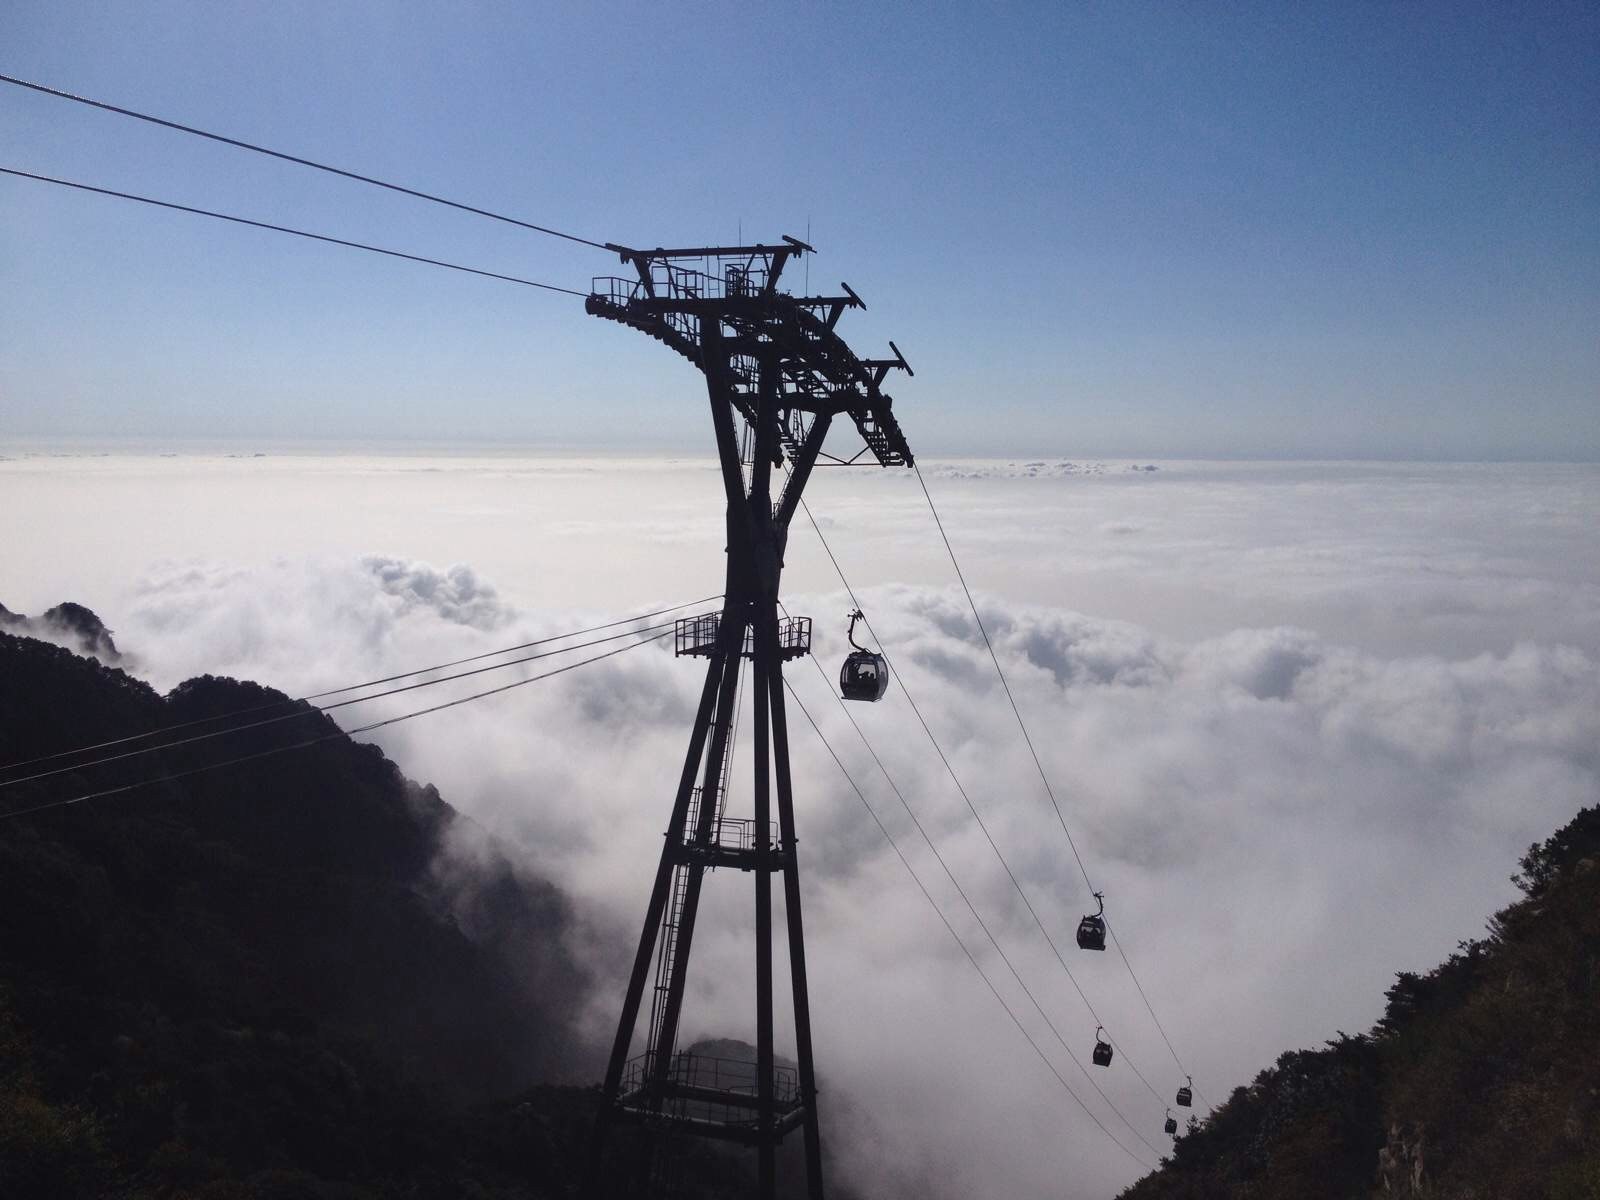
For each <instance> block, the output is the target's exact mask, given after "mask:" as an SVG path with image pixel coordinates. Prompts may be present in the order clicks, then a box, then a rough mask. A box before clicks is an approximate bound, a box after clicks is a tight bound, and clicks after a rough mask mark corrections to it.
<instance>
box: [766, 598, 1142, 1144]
mask: <svg viewBox="0 0 1600 1200" xmlns="http://www.w3.org/2000/svg"><path fill="white" fill-rule="evenodd" d="M858 611H859V610H858ZM811 661H812V663H813V664H814V665H815V666H816V668H817V673H818V674H819V675H820V676H821V677H822V681H823V684H824V686H827V685H828V674H827V672H826V671H824V670H823V669H822V664H821V663H820V662H818V661H817V660H816V659H815V658H812V660H811ZM786 682H787V681H786ZM829 690H830V691H831V690H832V689H831V687H830V688H829ZM835 698H836V699H837V700H838V703H839V707H840V709H841V710H843V712H844V715H845V717H846V718H847V719H848V720H849V722H850V727H851V728H852V729H854V730H855V731H856V736H857V737H858V738H860V739H861V744H862V745H863V746H864V747H866V751H867V753H868V754H869V755H870V756H871V758H872V761H873V762H874V763H876V764H877V767H878V770H879V772H880V773H881V774H882V775H883V778H884V780H885V782H887V783H888V785H889V789H890V791H892V792H893V793H894V794H895V798H896V799H898V800H899V801H900V807H901V808H903V809H905V812H906V816H908V817H910V818H911V824H912V825H913V826H914V827H915V828H916V831H917V833H918V834H920V835H921V837H922V840H923V842H924V843H925V844H926V845H927V847H928V850H929V852H930V853H932V855H933V857H934V859H935V861H937V862H938V864H939V866H940V868H941V869H942V870H943V871H944V874H945V878H946V879H948V880H949V881H950V884H951V886H952V887H954V888H955V889H956V894H957V895H958V896H960V897H961V902H962V903H963V904H964V905H966V908H967V911H968V912H969V913H971V914H972V919H973V920H974V921H976V922H977V923H978V928H979V929H981V930H983V935H984V937H986V938H988V939H989V944H990V945H991V946H993V947H994V951H995V953H996V954H998V955H999V956H1000V961H1001V962H1003V963H1004V964H1005V965H1006V969H1007V970H1008V971H1010V972H1011V977H1012V978H1013V979H1015V980H1016V981H1017V986H1018V987H1020V988H1021V989H1022V992H1023V995H1025V996H1027V997H1028V1000H1029V1002H1030V1003H1031V1004H1032V1005H1033V1008H1034V1011H1035V1012H1037V1013H1038V1014H1039V1016H1040V1018H1042V1019H1043V1021H1044V1023H1045V1025H1046V1026H1047V1027H1048V1028H1049V1030H1050V1032H1051V1033H1052V1034H1054V1035H1055V1039H1056V1041H1057V1042H1059V1043H1060V1044H1061V1049H1062V1050H1064V1051H1065V1052H1066V1055H1067V1057H1068V1058H1070V1059H1071V1060H1072V1065H1073V1066H1075V1067H1077V1068H1078V1070H1079V1072H1081V1073H1082V1075H1083V1077H1084V1078H1085V1079H1086V1080H1088V1081H1089V1086H1090V1087H1092V1088H1094V1090H1095V1094H1096V1095H1098V1096H1099V1097H1100V1099H1101V1100H1102V1101H1104V1102H1105V1105H1106V1107H1108V1108H1109V1109H1110V1110H1111V1111H1112V1112H1114V1113H1116V1114H1117V1117H1118V1119H1119V1120H1121V1122H1122V1123H1123V1124H1124V1125H1126V1126H1127V1127H1128V1131H1129V1132H1130V1133H1132V1134H1133V1136H1134V1137H1136V1138H1138V1139H1139V1140H1140V1141H1141V1142H1143V1143H1144V1145H1145V1147H1146V1148H1147V1149H1148V1150H1149V1151H1150V1152H1151V1153H1152V1154H1155V1155H1158V1156H1159V1155H1160V1153H1161V1152H1160V1151H1159V1150H1157V1149H1156V1148H1155V1147H1154V1146H1153V1145H1151V1144H1150V1142H1149V1141H1148V1140H1147V1139H1146V1138H1145V1136H1144V1135H1143V1134H1142V1133H1140V1132H1139V1130H1138V1127H1137V1126H1135V1125H1134V1124H1133V1122H1132V1121H1130V1120H1128V1118H1127V1116H1126V1115H1125V1114H1124V1113H1123V1112H1122V1110H1121V1109H1120V1108H1118V1107H1117V1105H1116V1102H1115V1101H1113V1100H1112V1099H1111V1097H1110V1096H1107V1095H1106V1094H1105V1092H1104V1091H1103V1090H1101V1087H1100V1084H1099V1083H1098V1082H1096V1080H1095V1078H1094V1076H1093V1075H1091V1074H1090V1073H1089V1071H1088V1069H1087V1068H1086V1067H1085V1066H1084V1065H1083V1063H1082V1062H1081V1061H1080V1060H1079V1059H1078V1056H1077V1055H1076V1054H1074V1053H1073V1052H1072V1047H1071V1046H1069V1045H1068V1044H1067V1041H1066V1039H1065V1038H1064V1037H1063V1036H1062V1035H1061V1031H1060V1029H1059V1028H1057V1026H1056V1023H1055V1022H1054V1021H1052V1020H1051V1019H1050V1015H1049V1014H1048V1013H1047V1012H1045V1010H1044V1006H1043V1005H1041V1004H1040V1003H1039V1000H1038V998H1037V997H1036V996H1035V995H1034V994H1033V989H1032V988H1030V987H1029V986H1028V984H1027V982H1026V981H1025V980H1024V979H1023V978H1022V974H1021V972H1019V971H1018V970H1017V968H1016V965H1015V964H1014V963H1013V962H1012V961H1011V957H1010V955H1008V954H1007V953H1006V952H1005V950H1004V949H1003V948H1002V947H1001V945H1000V941H999V939H998V938H996V937H995V935H994V933H993V931H992V930H991V929H990V928H989V923H988V922H987V921H985V920H984V919H983V917H982V915H981V914H979V912H978V910H977V907H976V906H975V905H974V904H973V903H972V900H971V898H970V897H969V896H968V895H967V890H966V889H965V888H964V887H962V886H961V882H960V881H959V880H958V879H957V878H956V877H955V873H954V872H953V871H951V869H950V864H949V863H948V862H946V861H945V857H944V855H943V854H941V853H940V852H939V848H938V846H936V845H935V844H934V842H933V839H932V837H930V836H929V834H928V831H927V829H926V828H925V827H924V826H923V824H922V821H921V819H920V818H918V816H917V814H916V812H915V811H914V810H913V809H912V807H911V804H910V802H909V801H907V800H906V797H905V793H904V792H902V791H901V790H900V785H899V784H897V783H896V782H895V781H894V776H892V775H890V774H889V768H888V766H886V765H885V763H884V761H883V759H882V758H880V757H879V756H878V752H877V750H876V749H875V748H874V747H873V745H872V743H871V742H870V741H869V740H868V739H867V735H866V733H865V732H864V731H863V730H862V728H861V726H860V724H859V723H858V722H857V721H856V719H855V716H854V714H852V713H851V711H850V708H849V706H848V705H847V704H845V702H844V701H845V697H842V696H836V697H835ZM902 861H903V859H902ZM1148 1086H1149V1085H1148V1084H1146V1087H1148ZM1151 1095H1153V1096H1155V1098H1156V1102H1157V1103H1158V1104H1159V1103H1160V1102H1161V1097H1160V1096H1159V1095H1156V1093H1155V1092H1154V1091H1152V1092H1151Z"/></svg>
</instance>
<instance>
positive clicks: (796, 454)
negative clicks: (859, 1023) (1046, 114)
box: [585, 237, 912, 1200]
mask: <svg viewBox="0 0 1600 1200" xmlns="http://www.w3.org/2000/svg"><path fill="white" fill-rule="evenodd" d="M608 249H611V250H614V251H616V252H617V253H618V254H619V255H620V257H621V260H622V262H623V263H625V264H627V265H629V266H630V267H631V268H632V269H633V271H634V275H632V276H629V277H626V278H617V277H608V278H601V279H596V280H595V281H594V286H593V288H592V290H591V293H590V295H589V297H588V299H587V301H586V302H585V308H586V310H587V311H588V312H589V313H591V314H592V315H594V316H599V317H605V318H607V319H609V320H613V321H618V322H621V323H622V324H624V325H629V326H632V327H633V328H635V329H638V330H641V331H642V332H645V333H648V334H650V335H651V336H652V337H654V338H656V339H657V340H659V341H661V342H664V343H666V344H667V345H668V346H670V347H671V348H672V349H674V350H676V351H677V352H678V353H679V354H682V355H683V356H684V357H685V358H687V359H688V360H689V361H690V362H692V363H693V364H694V365H695V366H696V367H698V368H699V369H700V371H701V372H702V373H703V374H704V376H705V381H706V389H707V392H708V394H709V398H710V401H711V423H712V428H713V429H714V431H715V433H716V444H717V455H718V458H719V460H720V462H721V468H722V482H723V487H724V490H725V491H726V493H727V583H726V587H725V589H724V599H723V607H722V611H721V612H720V613H710V614H706V615H704V616H701V617H696V618H688V619H685V620H683V621H680V622H679V623H678V628H677V634H676V636H677V643H676V650H677V653H678V654H679V655H691V656H701V657H704V658H706V659H707V660H708V662H707V665H706V677H705V685H704V687H703V689H702V690H701V693H700V704H699V708H698V710H697V712H696V714H695V721H694V729H693V732H692V733H691V734H690V737H689V749H688V753H687V754H686V755H685V757H684V762H683V772H682V774H681V776H680V777H679V780H678V788H677V793H676V796H675V797H674V800H673V805H672V817H671V819H670V821H669V822H668V823H667V831H666V840H665V844H664V845H663V847H662V851H661V861H660V864H659V865H658V866H657V868H656V875H655V885H654V887H653V888H652V889H651V892H650V902H649V906H648V907H647V909H646V911H645V919H644V930H643V932H642V933H641V934H640V937H639V948H638V952H637V954H636V955H635V957H634V961H633V970H632V973H631V975H630V976H629V979H628V990H627V994H626V997H625V998H624V1001H623V1006H622V1017H621V1020H620V1021H619V1022H618V1025H617V1036H616V1041H615V1043H614V1045H613V1047H612V1051H611V1059H610V1063H609V1065H608V1066H607V1069H606V1077H605V1085H604V1092H603V1096H602V1101H601V1108H600V1112H599V1115H598V1116H597V1118H596V1122H595V1130H594V1139H593V1143H592V1146H591V1154H590V1160H589V1165H588V1178H587V1182H586V1193H587V1194H588V1195H589V1196H590V1197H600V1196H603V1195H608V1194H613V1193H612V1186H608V1184H607V1183H606V1182H605V1180H604V1178H603V1176H604V1175H605V1172H606V1168H607V1167H608V1165H612V1164H609V1163H608V1159H607V1155H606V1146H607V1139H608V1135H609V1133H610V1130H611V1128H612V1126H613V1125H615V1124H616V1123H618V1122H623V1121H626V1122H631V1123H635V1124H638V1125H641V1126H643V1127H644V1129H645V1131H646V1132H645V1153H644V1161H643V1163H634V1164H632V1165H631V1166H630V1167H629V1168H628V1169H627V1170H625V1171H624V1174H627V1173H628V1172H629V1171H631V1172H632V1173H633V1177H632V1178H630V1179H625V1180H623V1181H621V1183H620V1185H619V1186H620V1187H621V1189H622V1192H623V1194H627V1195H637V1194H639V1192H640V1191H642V1190H644V1189H645V1188H648V1187H652V1186H657V1185H658V1184H659V1173H658V1172H657V1171H654V1170H653V1169H652V1162H653V1159H654V1158H655V1155H656V1143H657V1141H658V1139H659V1137H660V1135H662V1134H663V1133H667V1134H682V1133H688V1134H694V1135H698V1136H703V1137H710V1138H718V1139H722V1140H726V1141H731V1142H735V1143H739V1144H743V1145H747V1146H754V1147H755V1148H756V1150H757V1154H758V1170H757V1178H758V1184H759V1187H758V1194H759V1195H760V1196H761V1197H762V1200H769V1198H770V1197H772V1195H773V1193H774V1186H775V1181H776V1165H775V1163H776V1150H777V1146H778V1143H779V1142H781V1141H782V1140H783V1138H784V1137H785V1136H786V1135H787V1134H789V1133H791V1132H793V1131H794V1130H795V1129H801V1130H803V1131H804V1140H805V1164H806V1183H807V1195H808V1196H809V1197H811V1198H812V1200H821V1197H822V1173H821V1164H822V1152H821V1142H820V1138H819V1135H818V1128H817V1090H816V1077H815V1073H814V1070H813V1067H812V1055H811V1018H810V1005H809V1000H808V997H807V992H806V960H805V939H804V936H803V933H802V925H801V912H800V874H799V862H798V859H797V855H796V842H795V820H794V797H793V793H792V790H791V787H790V780H789V737H788V726H787V720H786V716H785V708H784V688H783V663H784V662H785V661H786V660H788V659H791V658H796V657H799V656H801V655H804V654H807V653H809V652H810V648H811V622H810V619H809V618H805V617H785V618H784V619H782V620H781V621H780V620H779V617H778V583H779V577H780V575H781V573H782V570H783V555H784V547H785V543H786V542H787V539H788V532H789V522H790V519H791V518H792V517H793V516H794V514H795V511H796V510H797V508H798V507H799V504H800V495H801V492H802V491H803V490H804V488H805V485H806V481H807V479H808V478H809V477H810V475H811V470H812V468H813V467H814V466H815V465H816V464H817V461H818V459H819V458H823V459H827V460H829V461H831V462H835V463H854V462H857V461H862V460H863V459H864V456H866V455H869V454H870V455H871V456H872V458H871V459H866V461H869V462H870V461H872V459H875V460H876V461H877V463H878V464H880V465H881V466H885V467H889V466H909V465H910V464H911V462H912V456H911V450H910V448H909V447H908V446H907V445H906V440H905V437H904V435H903V434H902V433H901V431H900V427H899V425H898V423H897V422H896V421H895V419H894V416H893V413H892V412H891V405H892V401H891V400H890V398H889V397H888V396H887V395H885V394H884V393H883V392H882V390H881V385H882V383H883V380H884V378H885V377H886V376H887V374H888V373H889V371H890V370H891V369H893V368H901V369H903V370H905V371H907V372H908V373H909V372H910V367H909V366H908V365H907V363H906V361H905V359H904V357H903V356H902V355H901V354H900V351H899V350H898V348H896V347H895V345H894V343H893V342H891V343H889V345H890V349H891V350H893V352H894V357H893V358H891V359H862V358H859V357H857V356H856V354H855V353H854V352H853V351H852V350H851V349H850V348H849V346H847V345H846V344H845V342H844V340H843V339H842V338H841V337H840V336H839V335H838V333H837V332H836V331H835V326H836V325H837V324H838V321H839V318H840V317H841V316H842V315H843V313H844V311H845V310H846V309H848V308H863V307H865V306H864V305H863V304H862V302H861V299H860V297H858V296H857V295H856V294H855V292H854V291H852V290H851V289H850V287H849V285H848V284H841V285H840V286H841V288H843V290H844V293H845V294H844V295H842V296H793V295H790V294H788V293H786V292H781V291H779V290H778V287H777V284H778V278H779V275H780V274H781V273H782V271H783V268H784V266H785V264H786V263H788V262H789V260H790V259H792V258H797V257H799V256H800V255H802V254H805V253H811V252H813V251H812V249H811V247H810V246H807V245H806V244H805V243H804V242H801V241H798V240H796V239H794V238H790V237H785V238H784V239H783V242H782V243H781V244H779V245H775V246H765V245H756V246H715V247H701V248H697V249H682V250H663V249H656V250H631V249H628V248H627V247H623V246H614V245H613V246H608ZM838 415H848V416H849V417H850V418H851V420H852V421H854V423H855V426H856V428H857V429H858V430H859V431H860V433H861V436H862V438H863V440H864V441H865V443H866V445H865V447H863V448H862V449H861V450H859V451H857V452H856V454H855V455H854V456H852V457H851V458H849V459H839V458H835V457H833V456H831V455H826V454H824V453H823V450H822V444H823V440H824V439H825V438H826V436H827V433H828V428H829V425H830V424H831V422H832V421H833V419H834V417H835V416H838ZM741 425H742V428H741ZM785 465H787V480H786V482H784V483H783V484H782V487H781V492H780V495H779V497H778V500H777V502H776V503H774V502H773V499H772V488H773V471H774V468H779V467H783V466H785ZM745 659H749V660H750V661H751V674H752V691H753V712H754V730H753V734H754V757H755V789H754V812H753V814H752V815H751V816H750V817H749V818H736V817H729V816H727V815H725V813H724V811H723V809H724V800H725V797H726V791H727V783H728V769H729V762H730V758H731V753H732V744H731V743H732V738H731V731H732V728H733V724H734V720H735V712H736V708H737V706H738V693H739V686H738V685H739V676H740V670H741V668H742V666H743V661H744V660H745ZM774 794H775V795H776V799H777V821H776V824H775V826H774V823H773V821H772V799H773V797H774ZM717 866H726V867H735V868H737V869H739V870H740V871H744V872H750V873H751V874H752V875H753V876H754V880H755V922H756V946H755V960H756V961H755V984H756V1061H755V1063H753V1064H750V1063H730V1062H728V1061H726V1060H720V1059H705V1058H701V1057H698V1056H693V1055H688V1054H685V1053H682V1052H680V1051H679V1050H678V1046H677V1041H678V1025H679V1018H680V1015H681V1012H682V1007H683V1000H684V982H685V977H686V975H687V971H688V965H689V951H690V948H691V946H692V944H693V940H694V928H695V916H696V913H697V911H698V908H699V902H700V892H701V887H702V883H703V881H704V878H705V872H706V869H707V868H708V867H717ZM774 872H776V873H778V874H779V875H781V876H782V879H783V890H784V912H785V914H786V917H787V924H788V931H787V932H788V949H789V970H790V983H791V986H792V988H793V1002H794V1018H795V1046H796V1058H797V1060H798V1061H797V1062H796V1065H795V1069H794V1070H792V1071H791V1070H789V1069H788V1068H783V1067H775V1064H774V1061H773V1025H772V986H773V985H772V876H773V874H774ZM652 961H653V962H654V966H655V969H654V990H653V993H652V996H651V1004H650V1017H649V1025H648V1027H647V1030H646V1038H645V1048H644V1053H643V1054H642V1055H639V1056H638V1057H635V1058H631V1059H630V1057H629V1051H630V1050H631V1048H632V1046H633V1041H634V1036H635V1032H636V1026H637V1023H638V1018H639V1011H640V1007H641V1004H642V1002H643V999H644V993H645V989H646V985H647V984H648V983H649V982H650V979H651V977H652V971H651V964H652ZM641 1176H642V1178H641Z"/></svg>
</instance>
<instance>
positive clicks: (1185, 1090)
mask: <svg viewBox="0 0 1600 1200" xmlns="http://www.w3.org/2000/svg"><path fill="white" fill-rule="evenodd" d="M1184 1078H1185V1079H1187V1080H1188V1081H1189V1082H1188V1083H1186V1084H1184V1085H1183V1086H1182V1087H1181V1088H1179V1089H1178V1104H1179V1105H1180V1106H1182V1107H1183V1108H1188V1107H1190V1106H1191V1105H1193V1104H1194V1076H1193V1075H1185V1076H1184Z"/></svg>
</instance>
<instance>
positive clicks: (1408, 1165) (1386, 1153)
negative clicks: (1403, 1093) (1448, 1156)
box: [1378, 1124, 1426, 1196]
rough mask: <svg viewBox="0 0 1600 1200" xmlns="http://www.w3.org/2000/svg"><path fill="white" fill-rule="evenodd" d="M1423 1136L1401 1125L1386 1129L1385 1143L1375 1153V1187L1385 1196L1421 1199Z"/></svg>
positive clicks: (1422, 1185) (1417, 1129)
mask: <svg viewBox="0 0 1600 1200" xmlns="http://www.w3.org/2000/svg"><path fill="white" fill-rule="evenodd" d="M1425 1142H1426V1135H1425V1132H1424V1130H1423V1128H1422V1126H1420V1125H1419V1126H1417V1128H1416V1130H1415V1131H1414V1132H1413V1131H1412V1130H1410V1129H1409V1128H1407V1127H1406V1126H1404V1125H1398V1124H1396V1125H1390V1126H1389V1140H1388V1141H1387V1142H1386V1143H1385V1144H1384V1147H1383V1149H1382V1150H1379V1151H1378V1188H1379V1190H1380V1191H1381V1192H1382V1193H1383V1195H1385V1196H1421V1195H1423V1194H1424V1192H1423V1187H1424V1184H1423V1176H1424V1167H1425Z"/></svg>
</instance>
